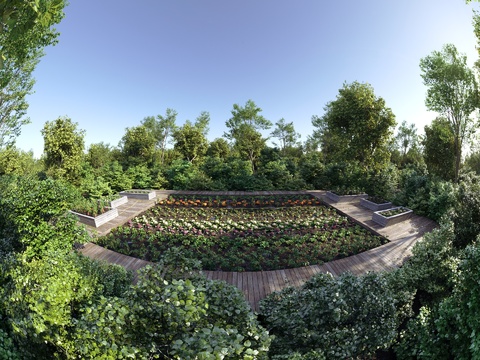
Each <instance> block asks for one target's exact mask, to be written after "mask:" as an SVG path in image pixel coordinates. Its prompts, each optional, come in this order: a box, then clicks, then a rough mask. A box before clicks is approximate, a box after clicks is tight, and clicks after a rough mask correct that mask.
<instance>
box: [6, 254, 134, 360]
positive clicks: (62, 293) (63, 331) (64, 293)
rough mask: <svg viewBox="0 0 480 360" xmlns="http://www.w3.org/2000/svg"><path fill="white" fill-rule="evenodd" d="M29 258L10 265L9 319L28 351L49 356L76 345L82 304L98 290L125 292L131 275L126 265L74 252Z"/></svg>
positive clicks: (21, 343) (107, 292)
mask: <svg viewBox="0 0 480 360" xmlns="http://www.w3.org/2000/svg"><path fill="white" fill-rule="evenodd" d="M25 260H26V259H25V258H22V259H20V260H19V261H18V262H17V263H16V264H15V265H14V266H12V267H11V268H10V269H9V275H10V277H11V283H10V284H8V286H7V289H8V290H7V291H6V294H5V299H4V302H3V304H4V309H5V315H6V322H8V324H10V325H11V327H12V329H13V333H14V336H15V339H16V341H17V342H18V343H19V344H20V345H21V346H20V348H21V349H22V351H24V352H26V353H32V354H35V353H36V351H37V350H40V349H44V350H43V351H42V352H46V353H50V356H51V355H52V354H53V353H54V352H57V353H59V354H62V353H64V352H68V351H69V349H72V348H75V344H74V343H72V342H71V341H70V335H71V329H72V327H73V326H74V325H75V320H74V318H75V317H76V316H77V315H78V314H79V312H80V311H81V309H82V308H83V307H84V306H86V305H87V304H88V303H89V302H91V301H92V300H93V299H94V298H96V297H99V296H100V295H104V296H107V295H108V296H119V295H122V294H123V293H124V292H125V290H126V289H127V286H128V284H129V283H130V282H131V280H132V277H131V275H128V274H127V273H126V272H125V270H123V269H120V268H118V267H111V266H110V265H103V264H100V263H97V262H92V260H90V259H88V258H85V257H83V256H81V255H77V254H75V253H72V252H70V253H61V252H60V253H59V252H50V253H48V256H45V257H43V258H42V259H38V260H32V261H25ZM26 357H27V358H33V357H29V356H26Z"/></svg>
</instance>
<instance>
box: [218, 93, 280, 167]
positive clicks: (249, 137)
mask: <svg viewBox="0 0 480 360" xmlns="http://www.w3.org/2000/svg"><path fill="white" fill-rule="evenodd" d="M261 111H262V109H260V108H259V107H258V106H257V105H255V103H254V102H253V101H252V100H248V101H247V102H246V104H245V106H244V107H241V106H240V105H238V104H234V105H233V110H232V117H231V118H230V119H229V120H228V121H227V122H226V125H227V127H228V128H229V131H228V132H227V133H225V137H226V138H227V139H230V140H234V149H236V150H237V151H238V152H239V154H240V156H242V158H244V159H248V160H249V161H250V162H251V163H252V168H253V169H255V160H256V159H257V158H258V156H260V151H261V150H262V148H263V147H264V146H265V142H266V139H264V138H263V137H262V134H261V133H260V132H259V130H266V129H269V128H270V127H271V126H272V123H271V122H270V121H269V120H267V119H265V118H264V117H263V116H262V115H260V112H261Z"/></svg>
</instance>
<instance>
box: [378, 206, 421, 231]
mask: <svg viewBox="0 0 480 360" xmlns="http://www.w3.org/2000/svg"><path fill="white" fill-rule="evenodd" d="M395 209H400V207H396V208H392V209H389V210H381V211H376V212H374V213H373V215H372V220H373V221H374V222H376V223H377V224H379V225H381V226H383V227H385V226H390V225H393V224H397V223H399V222H402V221H404V220H407V219H409V218H410V217H411V216H412V214H413V210H410V209H407V208H404V209H405V211H404V212H402V213H401V214H397V215H393V216H390V217H385V216H383V215H382V213H384V212H386V211H390V210H395Z"/></svg>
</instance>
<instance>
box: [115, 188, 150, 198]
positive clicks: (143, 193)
mask: <svg viewBox="0 0 480 360" xmlns="http://www.w3.org/2000/svg"><path fill="white" fill-rule="evenodd" d="M120 195H122V196H126V197H128V198H132V199H138V200H152V199H155V197H156V196H157V193H156V192H155V190H125V191H122V192H120Z"/></svg>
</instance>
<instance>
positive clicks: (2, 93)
mask: <svg viewBox="0 0 480 360" xmlns="http://www.w3.org/2000/svg"><path fill="white" fill-rule="evenodd" d="M65 5H66V1H64V0H9V1H0V147H1V146H2V145H5V144H10V143H12V142H13V141H14V139H15V138H16V137H17V136H18V135H19V134H20V129H21V126H23V125H24V124H27V123H28V122H29V120H28V118H24V115H25V113H26V110H27V108H28V103H27V101H26V99H25V97H26V95H28V94H31V92H32V87H33V84H34V80H33V78H32V72H33V70H34V68H35V66H36V65H37V63H38V61H39V59H40V57H41V56H42V55H43V53H42V49H43V48H44V47H45V46H48V45H52V44H55V42H56V39H57V37H58V32H56V31H55V29H54V28H53V27H52V26H53V25H54V24H57V23H59V22H60V21H61V19H62V18H63V15H64V14H63V8H64V7H65Z"/></svg>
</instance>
